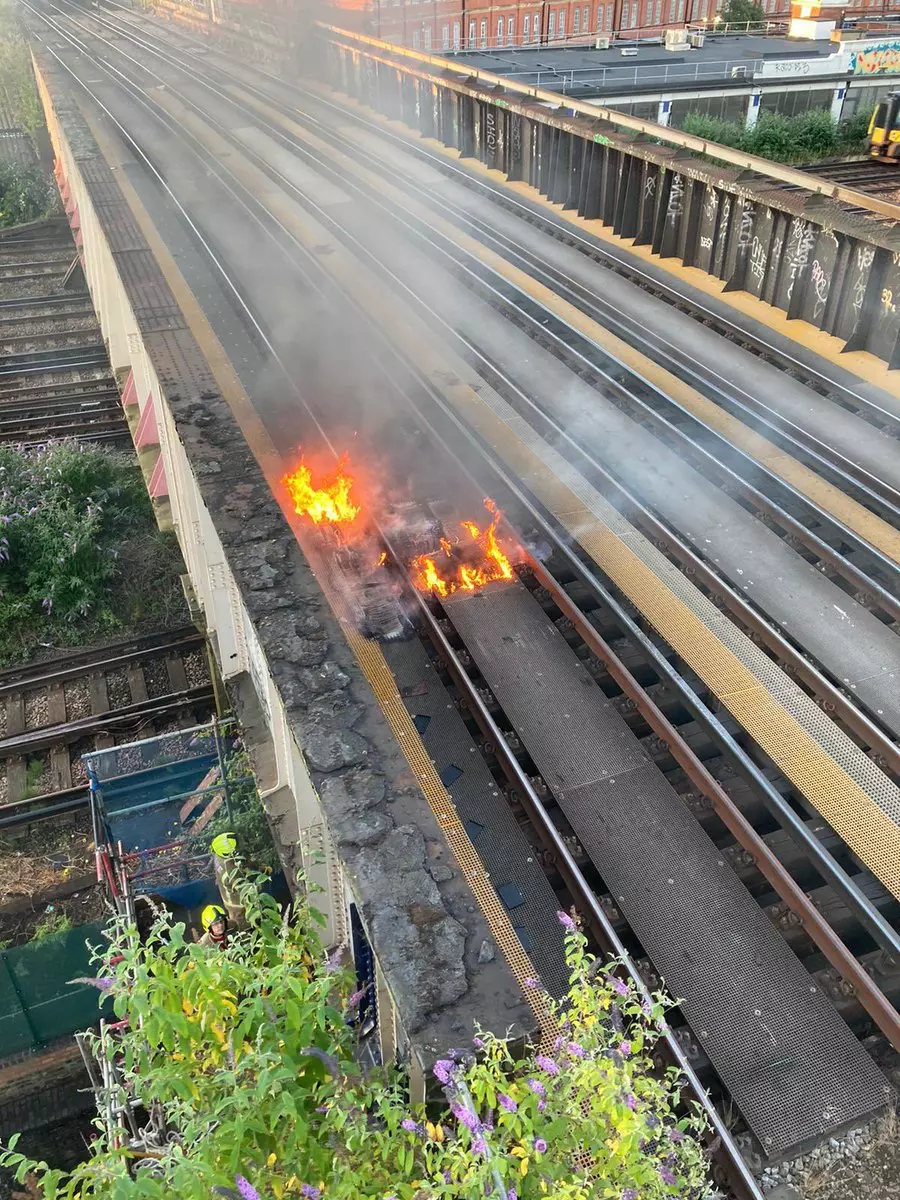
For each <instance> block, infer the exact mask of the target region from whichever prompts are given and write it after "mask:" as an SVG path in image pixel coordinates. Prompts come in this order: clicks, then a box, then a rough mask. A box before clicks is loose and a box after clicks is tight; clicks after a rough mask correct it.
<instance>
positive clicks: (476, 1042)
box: [472, 1037, 484, 1050]
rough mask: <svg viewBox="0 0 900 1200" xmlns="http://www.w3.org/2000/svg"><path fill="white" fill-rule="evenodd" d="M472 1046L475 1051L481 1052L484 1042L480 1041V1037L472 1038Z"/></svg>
mask: <svg viewBox="0 0 900 1200" xmlns="http://www.w3.org/2000/svg"><path fill="white" fill-rule="evenodd" d="M472 1045H473V1046H474V1047H475V1049H476V1050H483V1049H484V1042H483V1041H482V1040H481V1038H480V1037H473V1038H472Z"/></svg>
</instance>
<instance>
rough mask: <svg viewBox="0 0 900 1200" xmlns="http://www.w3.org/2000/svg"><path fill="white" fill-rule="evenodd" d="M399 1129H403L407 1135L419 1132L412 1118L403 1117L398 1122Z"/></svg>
mask: <svg viewBox="0 0 900 1200" xmlns="http://www.w3.org/2000/svg"><path fill="white" fill-rule="evenodd" d="M400 1128H401V1129H405V1130H406V1132H407V1133H418V1132H419V1126H418V1125H417V1124H416V1122H415V1121H414V1120H413V1119H412V1117H405V1118H404V1119H403V1120H402V1121H401V1122H400Z"/></svg>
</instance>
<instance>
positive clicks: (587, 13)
mask: <svg viewBox="0 0 900 1200" xmlns="http://www.w3.org/2000/svg"><path fill="white" fill-rule="evenodd" d="M581 20H582V22H583V24H584V32H585V33H587V31H588V30H589V29H590V27H591V10H590V7H589V6H588V5H587V4H586V5H585V6H584V8H583V9H582V10H581Z"/></svg>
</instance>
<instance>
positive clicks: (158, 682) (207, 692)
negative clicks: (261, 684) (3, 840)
mask: <svg viewBox="0 0 900 1200" xmlns="http://www.w3.org/2000/svg"><path fill="white" fill-rule="evenodd" d="M214 707H215V705H214V695H213V688H212V683H211V681H210V677H209V669H208V664H207V660H206V656H205V650H204V643H203V638H202V636H201V635H200V634H198V633H197V632H196V631H195V630H194V629H182V630H178V631H175V632H171V633H162V634H152V635H146V636H142V637H139V638H133V639H130V640H128V641H125V642H120V643H116V644H114V645H111V646H105V647H102V648H100V649H99V650H91V651H78V652H76V653H73V654H71V655H68V656H65V657H63V658H58V659H53V660H49V661H46V662H40V663H36V664H33V665H29V666H27V667H16V668H12V669H10V670H7V671H3V672H0V821H2V820H4V819H8V822H9V823H10V824H12V823H14V822H15V820H16V819H17V818H19V817H30V816H33V814H34V812H36V811H46V812H47V813H48V814H49V815H51V816H52V815H55V813H56V812H63V811H68V810H70V809H72V808H75V807H78V806H79V805H80V804H84V803H86V802H87V793H86V790H85V789H86V784H87V776H86V774H85V770H84V766H83V764H82V762H81V755H82V754H84V753H86V752H87V751H88V750H93V749H101V748H103V747H105V746H111V745H114V744H118V743H122V742H130V741H134V740H135V739H137V738H142V737H149V736H150V735H151V734H156V733H163V732H167V731H168V730H169V729H175V728H187V727H189V726H191V725H194V724H197V723H198V721H202V720H204V719H205V718H206V716H208V714H209V713H210V711H212V710H213V709H214Z"/></svg>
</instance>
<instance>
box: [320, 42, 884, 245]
mask: <svg viewBox="0 0 900 1200" xmlns="http://www.w3.org/2000/svg"><path fill="white" fill-rule="evenodd" d="M316 24H317V25H318V27H319V28H320V29H322V30H324V31H325V32H327V33H329V34H331V35H333V36H336V37H339V38H341V39H343V40H345V41H348V42H352V43H355V44H356V45H358V46H368V47H371V49H372V50H378V51H381V52H382V54H384V55H386V56H388V58H400V59H406V60H407V61H410V62H413V63H418V64H419V65H421V66H423V67H430V68H433V69H434V70H436V71H438V72H440V73H441V74H445V75H446V74H450V75H456V76H458V77H459V78H460V79H464V80H470V81H471V80H474V81H475V82H477V83H480V84H483V85H484V87H485V88H487V89H488V90H492V89H494V88H501V89H502V90H503V91H505V92H513V93H515V94H516V95H518V96H522V97H525V98H527V99H529V100H536V101H538V102H539V103H541V104H552V105H553V106H554V107H555V108H556V107H562V108H566V109H568V110H569V111H570V112H573V113H578V114H580V115H581V116H584V117H588V118H589V119H590V120H591V121H596V120H598V119H600V120H603V121H608V122H609V123H610V124H611V125H614V126H615V127H616V128H618V129H622V130H625V131H627V132H628V133H629V134H640V135H642V136H644V137H647V138H652V139H653V140H654V141H656V142H661V143H662V144H663V145H666V146H676V147H677V148H678V149H679V150H689V151H690V152H691V153H692V154H701V155H704V156H710V157H712V158H716V159H718V160H719V161H720V162H727V163H729V164H730V165H732V166H735V167H738V168H739V169H740V170H741V171H753V172H754V173H755V174H758V175H762V176H764V177H765V178H768V179H772V180H775V181H777V182H778V183H783V184H786V185H787V186H788V187H791V188H799V189H800V190H801V191H804V192H809V193H810V194H811V195H816V196H825V197H827V198H828V199H830V200H834V201H836V202H838V203H842V204H848V205H851V206H852V207H854V208H861V209H863V210H865V211H868V212H872V213H875V214H877V215H878V216H882V217H888V218H889V219H891V220H894V221H896V220H900V206H898V205H897V204H892V203H891V202H890V201H889V200H880V199H879V198H878V197H877V196H870V195H869V194H868V193H866V192H859V191H857V190H856V189H855V188H848V187H843V186H841V185H840V184H838V183H834V182H832V181H830V180H828V179H824V178H819V177H818V176H815V175H810V174H808V173H807V172H805V171H798V170H797V169H796V168H795V167H786V166H783V165H781V164H780V163H775V162H772V161H771V160H770V159H767V158H757V157H756V156H755V155H753V154H747V153H745V152H743V151H741V150H735V149H733V148H732V147H730V146H722V145H720V144H719V143H718V142H711V141H707V139H706V138H700V137H695V136H694V135H693V134H690V133H683V132H682V131H681V130H678V129H673V128H672V127H671V126H669V125H657V124H656V123H655V122H654V121H644V120H640V119H639V118H638V117H631V116H628V115H627V114H626V113H622V112H619V111H618V110H617V109H614V108H606V107H604V106H603V105H599V104H587V103H585V102H584V101H581V100H575V99H573V98H572V97H571V96H565V95H560V93H559V92H551V91H546V90H545V89H543V88H539V87H529V85H528V84H525V83H519V82H518V81H517V80H515V79H509V78H508V77H506V76H504V75H495V74H493V72H491V71H481V70H478V69H477V68H475V67H472V66H471V65H467V66H460V65H459V64H458V63H455V62H453V61H452V60H451V59H449V58H445V57H443V56H441V55H437V54H424V53H422V52H421V51H419V50H407V49H406V48H405V47H404V46H397V45H395V44H394V43H393V42H385V41H382V40H381V39H379V38H373V37H370V36H368V35H367V34H363V33H354V32H352V31H350V30H347V29H340V28H339V27H338V26H336V25H328V24H326V23H325V22H316ZM432 73H433V72H432Z"/></svg>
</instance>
